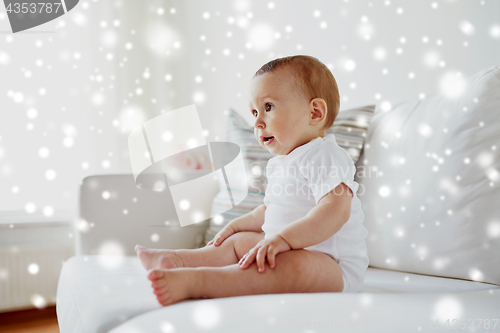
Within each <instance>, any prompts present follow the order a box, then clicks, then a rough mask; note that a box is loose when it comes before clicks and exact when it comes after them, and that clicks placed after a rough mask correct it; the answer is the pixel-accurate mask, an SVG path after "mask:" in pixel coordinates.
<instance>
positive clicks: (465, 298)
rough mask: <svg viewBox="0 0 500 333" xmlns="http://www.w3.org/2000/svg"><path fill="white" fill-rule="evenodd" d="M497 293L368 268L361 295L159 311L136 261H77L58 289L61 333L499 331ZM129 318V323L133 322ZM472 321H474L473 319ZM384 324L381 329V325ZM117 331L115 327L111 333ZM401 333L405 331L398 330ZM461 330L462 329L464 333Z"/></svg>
mask: <svg viewBox="0 0 500 333" xmlns="http://www.w3.org/2000/svg"><path fill="white" fill-rule="evenodd" d="M499 313H500V287H499V286H495V285H491V284H485V283H477V282H470V281H464V280H457V279H447V278H439V277H431V276H425V275H417V274H408V273H403V272H395V271H387V270H381V269H376V268H371V267H370V268H368V271H367V275H366V278H365V284H364V287H363V289H362V291H361V292H360V293H358V294H348V293H345V294H341V293H314V294H276V295H257V296H242V297H230V298H220V299H210V300H186V301H183V302H180V303H177V304H174V305H171V306H168V307H163V308H162V307H161V306H160V305H159V304H158V303H157V301H156V297H155V295H154V294H153V290H152V288H151V285H150V282H149V280H147V279H146V271H145V270H144V269H143V268H142V266H141V265H140V262H139V260H138V259H137V258H136V257H122V259H121V260H118V261H113V260H112V257H99V256H75V257H72V258H71V259H69V260H68V261H67V262H66V263H65V264H64V266H63V269H62V271H61V275H60V278H59V285H58V291H57V317H58V321H59V328H60V331H61V333H104V332H108V331H110V330H111V332H112V333H122V332H123V333H125V332H128V333H131V332H133V333H139V332H147V333H150V332H151V333H152V332H159V333H168V332H196V331H203V332H211V331H214V332H215V331H217V332H302V333H304V332H307V333H312V332H331V331H334V330H337V329H341V330H342V332H351V331H352V332H369V331H373V332H376V331H378V332H401V331H402V329H401V327H398V325H414V327H415V329H414V331H419V330H418V328H417V327H418V326H419V325H420V326H421V329H422V331H426V330H430V331H435V330H433V329H432V327H429V325H436V319H437V320H438V323H439V325H440V328H441V329H443V330H444V328H443V324H445V323H446V319H449V326H450V327H451V326H452V324H453V325H456V324H455V322H452V321H453V319H462V323H466V324H467V323H468V324H469V327H472V323H471V322H470V321H469V322H467V321H464V319H466V320H469V319H473V320H475V321H474V325H475V326H474V327H475V328H476V331H481V330H482V329H484V324H485V322H484V321H483V322H482V323H481V327H480V329H479V330H478V324H479V319H489V320H490V324H491V329H490V330H488V332H492V331H493V332H495V331H496V330H500V323H498V321H497V325H496V330H492V328H493V325H495V322H494V319H498V318H499V317H500V315H499ZM131 318H133V319H131ZM476 319H477V320H476ZM381 325H382V326H381ZM113 328H114V329H113ZM403 329H404V328H403ZM461 331H463V330H461Z"/></svg>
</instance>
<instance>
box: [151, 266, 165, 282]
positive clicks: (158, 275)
mask: <svg viewBox="0 0 500 333" xmlns="http://www.w3.org/2000/svg"><path fill="white" fill-rule="evenodd" d="M164 277H165V272H163V271H162V270H159V269H152V270H150V271H149V273H148V279H149V280H151V281H157V280H160V279H163V278H164Z"/></svg>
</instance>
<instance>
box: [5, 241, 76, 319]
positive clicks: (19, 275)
mask: <svg viewBox="0 0 500 333" xmlns="http://www.w3.org/2000/svg"><path fill="white" fill-rule="evenodd" d="M73 254H74V248H73V246H71V245H67V244H60V245H59V246H58V245H57V244H53V245H51V246H49V245H45V246H32V247H26V246H22V247H21V246H9V247H4V248H0V312H6V311H12V310H19V309H24V308H32V307H38V308H43V307H45V306H49V305H54V304H55V302H56V291H57V282H58V278H59V272H60V271H61V267H62V264H63V263H64V261H65V260H67V259H68V258H70V257H71V256H73Z"/></svg>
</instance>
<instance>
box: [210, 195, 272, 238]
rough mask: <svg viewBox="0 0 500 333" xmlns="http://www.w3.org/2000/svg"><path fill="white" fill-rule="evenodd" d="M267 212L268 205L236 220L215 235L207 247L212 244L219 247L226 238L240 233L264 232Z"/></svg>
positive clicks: (261, 206) (259, 207)
mask: <svg viewBox="0 0 500 333" xmlns="http://www.w3.org/2000/svg"><path fill="white" fill-rule="evenodd" d="M265 211H266V205H264V204H262V205H260V206H258V207H257V208H255V209H254V210H252V211H251V212H248V213H247V214H245V215H242V216H240V217H237V218H235V219H234V220H232V221H231V222H229V223H228V224H227V225H226V226H225V227H224V228H222V230H221V231H219V232H218V233H217V235H215V237H214V239H212V240H211V241H210V242H208V244H207V246H209V245H211V244H214V245H215V246H219V245H220V244H222V242H223V241H224V240H225V239H226V238H228V237H229V236H231V235H232V234H235V233H237V232H240V231H255V232H258V233H262V232H264V231H263V230H262V225H263V224H264V215H265Z"/></svg>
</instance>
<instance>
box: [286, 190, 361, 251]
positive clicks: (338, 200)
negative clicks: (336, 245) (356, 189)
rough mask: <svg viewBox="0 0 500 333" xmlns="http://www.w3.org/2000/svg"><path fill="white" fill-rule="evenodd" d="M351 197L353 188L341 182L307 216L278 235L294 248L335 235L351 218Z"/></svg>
mask: <svg viewBox="0 0 500 333" xmlns="http://www.w3.org/2000/svg"><path fill="white" fill-rule="evenodd" d="M351 199H352V191H351V189H350V188H349V187H348V186H347V185H346V184H344V183H340V185H338V186H337V187H336V188H335V189H334V190H333V191H331V192H329V193H328V194H326V195H325V196H323V197H322V198H321V199H320V200H319V202H318V204H317V205H316V206H315V207H314V208H313V209H311V210H310V211H309V213H307V215H306V216H304V217H303V218H301V219H298V220H297V221H295V222H293V223H291V224H289V225H287V226H286V227H285V228H283V229H281V231H280V232H279V233H278V235H279V236H280V237H281V238H283V239H284V240H285V241H286V242H287V243H288V245H289V246H290V247H291V248H292V250H294V249H303V248H306V247H309V246H312V245H315V244H319V243H321V242H323V241H325V240H327V239H328V238H330V237H332V236H333V235H335V234H336V233H337V232H338V231H339V230H340V229H341V228H342V226H343V225H344V223H346V222H347V220H349V216H350V214H351Z"/></svg>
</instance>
